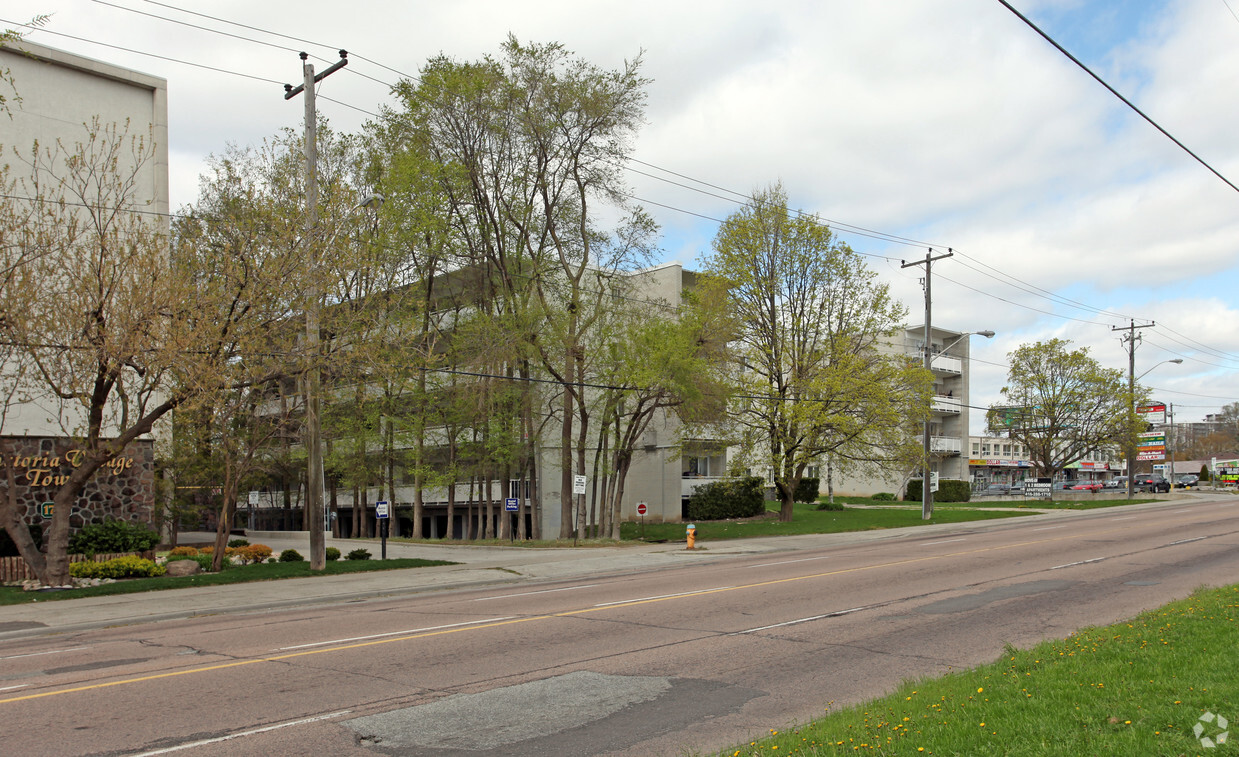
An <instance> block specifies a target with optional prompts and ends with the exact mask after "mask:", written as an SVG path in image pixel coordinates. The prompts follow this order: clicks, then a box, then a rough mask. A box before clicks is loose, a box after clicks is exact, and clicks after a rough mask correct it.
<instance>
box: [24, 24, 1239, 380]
mask: <svg viewBox="0 0 1239 757" xmlns="http://www.w3.org/2000/svg"><path fill="white" fill-rule="evenodd" d="M95 1H96V2H99V3H100V4H101V5H105V6H108V7H113V8H116V9H118V10H127V11H131V12H134V13H139V14H142V15H146V16H149V17H151V18H155V19H158V20H163V21H166V22H169V23H175V24H179V25H183V26H188V27H192V28H198V29H201V30H203V31H208V32H211V33H217V34H221V35H224V36H228V37H232V38H235V39H239V40H242V41H247V42H250V43H253V44H259V45H264V46H269V47H274V48H277V49H282V50H291V49H292V48H288V47H285V46H282V45H276V44H274V43H270V42H265V41H262V40H257V39H252V38H250V37H243V36H240V35H234V34H230V33H228V32H224V31H221V30H217V29H210V28H208V27H205V26H200V25H196V24H190V23H187V22H184V21H179V20H176V19H171V18H167V17H164V16H159V15H156V14H150V13H144V12H142V11H137V10H135V9H131V8H125V7H123V6H120V5H116V4H114V3H109V2H103V0H95ZM1000 1H1001V0H1000ZM145 2H148V3H150V4H152V5H157V6H160V7H165V8H169V9H171V10H176V11H179V12H183V13H187V14H190V15H193V16H197V17H200V18H206V19H210V20H212V21H216V22H219V23H223V24H228V25H231V26H236V27H239V28H246V29H250V30H252V31H257V32H261V33H263V34H269V35H272V36H275V37H279V38H282V39H288V40H292V41H296V42H300V43H304V44H309V45H315V46H319V47H325V48H327V47H331V46H329V45H326V44H324V43H321V42H314V41H312V40H307V39H303V38H299V37H292V36H290V35H285V34H281V33H278V32H273V31H271V30H269V29H264V28H262V27H257V26H250V25H246V24H242V23H239V22H235V21H230V20H228V19H223V18H220V17H217V16H211V15H209V14H203V13H198V12H195V11H190V10H186V9H184V8H179V7H177V6H173V5H170V4H167V3H161V2H155V0H145ZM1004 5H1006V3H1004ZM1008 7H1009V6H1008ZM1012 11H1013V12H1016V11H1014V9H1012ZM1016 14H1017V15H1019V14H1018V12H1016ZM5 23H14V22H9V21H6V22H5ZM20 25H21V26H28V25H25V24H20ZM1034 28H1035V27H1034ZM42 31H46V32H48V33H50V34H57V35H60V36H65V37H67V38H71V39H76V40H80V41H83V42H87V43H90V44H97V45H101V46H104V47H111V48H114V49H118V50H123V51H126V52H132V53H134V54H138V55H146V56H149V57H154V58H158V59H162V60H168V61H171V62H174V63H180V64H182V65H190V66H194V67H199V68H204V69H207V70H212V71H218V72H220V73H227V74H230V75H235V76H244V77H246V78H251V79H255V80H258V81H263V82H268V83H278V82H275V81H274V80H271V79H266V78H263V77H257V76H252V75H249V74H244V73H241V72H237V71H230V70H227V69H222V68H218V67H215V66H206V65H203V64H198V63H193V62H190V61H185V60H180V59H176V58H170V57H167V56H161V55H156V54H153V53H146V52H143V51H140V50H134V49H131V48H125V47H120V46H117V45H110V44H108V43H103V42H98V41H95V40H90V39H86V38H82V37H75V36H73V35H68V34H63V33H60V32H52V31H50V30H47V29H42ZM1038 31H1039V30H1038ZM1043 36H1044V34H1043ZM1050 41H1051V42H1053V41H1052V40H1050ZM1056 46H1057V45H1056ZM1064 52H1065V51H1064ZM1065 54H1067V53H1065ZM1068 56H1069V57H1070V55H1069V54H1068ZM353 57H354V58H356V59H358V60H363V61H366V62H369V63H372V64H373V65H376V66H378V67H380V68H383V69H385V70H388V71H391V72H393V73H396V74H398V75H400V76H403V77H405V78H407V79H409V80H411V81H419V79H418V78H417V77H415V76H411V75H409V74H407V73H404V72H401V71H399V70H397V69H394V68H391V67H389V66H385V65H383V64H382V63H379V62H377V61H373V60H371V59H369V58H365V57H364V56H360V55H356V54H353ZM348 70H353V69H348ZM1086 70H1087V69H1086ZM354 72H355V73H359V75H362V76H363V77H365V78H367V79H370V80H371V81H374V82H376V83H379V84H382V85H384V86H387V87H391V86H393V85H391V84H390V83H388V82H384V81H382V80H380V79H377V78H374V77H370V76H368V75H365V74H360V72H356V71H354ZM1090 73H1091V72H1090ZM1102 83H1103V84H1104V82H1102ZM1116 95H1117V93H1116ZM1120 97H1121V96H1120ZM324 99H327V100H329V101H330V102H333V103H336V104H338V105H340V106H342V107H346V108H350V109H352V110H355V111H357V112H360V113H364V114H366V115H369V116H371V117H374V118H379V119H384V118H385V116H383V115H381V114H379V113H375V112H374V111H370V110H367V109H365V108H361V107H358V106H355V105H352V104H350V103H347V102H344V101H342V100H338V99H334V98H327V97H324ZM1133 107H1134V106H1133ZM1142 115H1143V114H1142ZM1168 136H1169V135H1168ZM1171 138H1172V139H1173V137H1171ZM1185 149H1186V148H1185ZM625 160H626V162H632V163H637V164H640V165H644V166H647V167H649V168H651V169H654V170H657V171H661V172H663V173H666V174H669V175H671V176H676V177H679V178H682V179H684V180H686V181H690V182H693V183H695V184H700V185H701V186H704V187H709V188H711V189H715V190H718V191H719V192H724V193H727V194H729V195H733V196H734V197H737V198H743V201H745V202H747V201H748V199H749V198H748V196H747V195H745V194H743V193H740V192H736V191H734V190H730V189H727V188H725V187H722V186H719V185H717V184H713V183H711V182H707V181H704V180H701V179H696V178H693V177H691V176H688V175H687V174H683V173H680V172H676V171H673V170H671V169H667V168H663V167H661V166H657V165H655V164H652V163H648V162H646V161H641V160H639V159H636V158H633V157H631V156H626V157H625ZM623 167H624V168H625V170H628V171H630V172H634V173H637V174H639V175H643V176H646V177H649V178H651V179H654V180H658V181H663V182H665V183H670V184H673V185H675V186H679V187H681V188H684V189H687V190H689V191H694V192H698V193H700V194H704V195H707V196H711V197H715V198H717V199H724V200H730V199H731V198H729V197H725V196H723V195H719V194H715V193H713V192H708V191H705V190H702V189H700V188H697V187H693V186H689V185H686V184H681V183H679V182H675V181H671V180H669V179H666V178H664V177H661V176H657V175H654V174H650V173H647V172H644V171H639V170H637V169H634V168H631V167H630V166H627V165H624V166H623ZM629 197H630V198H631V199H634V200H637V201H639V202H643V203H646V204H649V205H653V206H657V207H662V208H665V209H668V210H673V211H676V212H679V213H683V214H687V215H692V216H695V217H698V218H702V219H703V220H709V221H712V222H715V223H719V222H720V220H719V219H717V218H713V217H711V216H708V215H704V214H700V213H696V212H693V211H688V210H685V209H683V208H678V207H675V206H672V205H668V204H666V203H660V202H654V201H651V200H647V199H644V198H640V197H636V196H633V195H629ZM796 212H797V213H800V212H801V211H796ZM168 215H169V216H173V217H175V216H177V214H168ZM815 217H818V218H821V220H822V221H824V222H825V223H827V224H828V225H830V226H832V227H833V228H835V229H836V230H837V231H838V232H840V233H848V234H855V235H858V236H864V237H868V238H872V239H875V240H879V241H886V242H890V243H894V244H904V245H918V246H919V245H922V244H926V243H924V242H921V241H919V240H915V239H911V238H907V237H901V236H898V235H894V234H889V233H887V232H881V231H876V230H873V229H868V228H866V227H862V226H856V225H853V224H848V223H846V222H842V221H837V220H833V219H829V218H825V217H821V216H815ZM956 252H957V253H959V254H960V256H961V257H964V258H967V259H968V260H970V261H972V262H974V263H976V264H977V265H979V266H982V267H984V268H986V269H988V270H989V271H993V272H994V273H992V274H991V273H986V272H985V271H981V270H978V269H977V268H975V267H973V266H969V265H967V264H963V265H964V267H965V268H969V269H970V270H972V271H974V272H975V273H978V274H979V275H982V276H985V277H987V278H990V279H993V280H995V281H997V282H998V283H1002V284H1005V285H1007V286H1011V287H1012V288H1015V289H1017V290H1020V291H1024V292H1026V293H1028V294H1032V295H1033V296H1036V297H1039V298H1042V299H1046V300H1048V301H1050V302H1054V303H1056V304H1062V305H1066V306H1068V307H1074V308H1078V309H1081V310H1085V311H1089V312H1095V313H1097V314H1099V315H1105V316H1110V317H1123V318H1127V317H1128V316H1125V315H1123V314H1119V313H1113V312H1111V311H1107V310H1103V309H1101V308H1096V307H1093V306H1090V305H1087V304H1085V303H1081V302H1079V301H1075V300H1071V299H1070V298H1066V297H1063V296H1062V295H1058V294H1055V293H1052V292H1049V291H1048V290H1045V289H1041V288H1040V287H1036V286H1035V285H1031V284H1026V283H1023V282H1021V283H1013V282H1015V281H1017V280H1015V279H1014V277H1011V276H1010V275H1008V274H1005V273H1003V272H1002V271H1000V270H999V269H997V268H995V267H993V266H990V265H988V264H986V263H984V262H982V261H980V260H979V259H977V258H975V257H973V256H969V255H967V254H966V253H963V252H960V251H958V250H956ZM858 254H861V255H865V256H866V257H872V258H878V259H884V260H888V261H889V260H893V259H894V258H891V257H888V256H882V255H876V254H872V253H858ZM943 278H946V277H943ZM947 280H948V281H951V283H954V284H957V285H959V286H963V287H964V288H966V289H970V290H971V291H974V292H978V293H981V294H985V295H986V296H989V297H992V298H994V299H998V300H999V301H1002V302H1005V303H1008V304H1012V305H1015V306H1017V307H1022V308H1025V309H1029V310H1032V311H1034V312H1038V313H1042V314H1045V315H1049V316H1051V317H1056V318H1062V319H1065V320H1073V321H1077V322H1082V323H1093V324H1096V323H1097V322H1095V321H1087V320H1084V319H1079V318H1072V317H1070V316H1065V315H1062V314H1060V313H1056V312H1053V311H1045V310H1041V309H1038V308H1034V307H1031V306H1027V305H1023V304H1022V303H1018V302H1014V301H1012V300H1008V299H1006V298H1003V297H999V296H997V295H994V294H992V293H989V292H985V291H983V290H979V289H976V288H974V287H970V286H967V285H964V284H962V283H961V282H958V281H955V280H952V279H949V278H948V279H947ZM1101 325H1106V324H1101ZM1168 330H1169V329H1168ZM1172 331H1173V330H1172ZM1174 333H1176V334H1177V333H1178V332H1174ZM1179 336H1182V335H1181V334H1180V335H1179ZM1174 341H1176V342H1178V341H1179V340H1177V339H1176V340H1174ZM1193 341H1194V340H1193ZM1180 343H1182V342H1180ZM1196 344H1198V345H1200V343H1199V342H1196ZM1184 346H1188V345H1186V344H1184ZM1200 346H1201V348H1203V349H1205V350H1207V351H1215V350H1212V348H1208V347H1206V346H1204V345H1200ZM1237 359H1239V358H1237Z"/></svg>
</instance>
